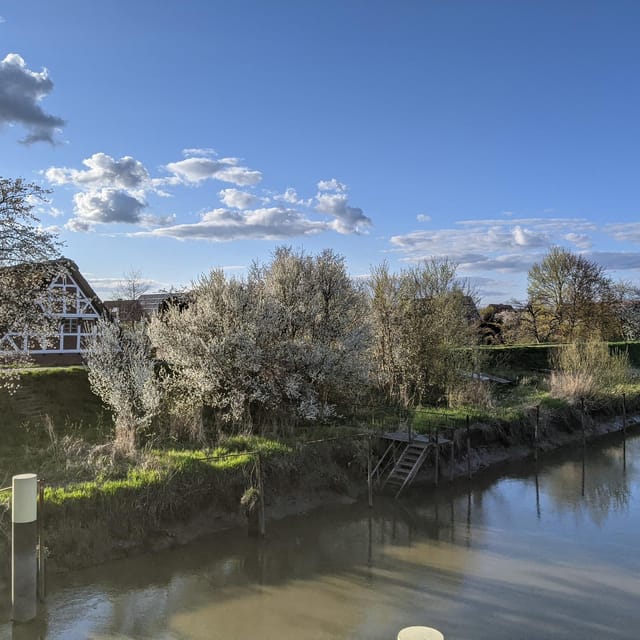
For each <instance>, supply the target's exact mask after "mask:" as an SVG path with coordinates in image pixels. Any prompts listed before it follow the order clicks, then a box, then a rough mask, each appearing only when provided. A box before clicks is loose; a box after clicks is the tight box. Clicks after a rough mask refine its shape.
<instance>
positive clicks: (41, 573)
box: [37, 480, 47, 602]
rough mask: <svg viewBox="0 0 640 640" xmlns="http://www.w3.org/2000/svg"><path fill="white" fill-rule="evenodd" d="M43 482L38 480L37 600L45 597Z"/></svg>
mask: <svg viewBox="0 0 640 640" xmlns="http://www.w3.org/2000/svg"><path fill="white" fill-rule="evenodd" d="M43 526H44V480H38V547H37V549H38V599H39V600H40V602H44V599H45V597H46V595H47V573H46V569H47V566H46V563H47V550H46V547H45V544H44V534H43Z"/></svg>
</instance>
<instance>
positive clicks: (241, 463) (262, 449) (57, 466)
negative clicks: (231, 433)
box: [0, 368, 640, 570]
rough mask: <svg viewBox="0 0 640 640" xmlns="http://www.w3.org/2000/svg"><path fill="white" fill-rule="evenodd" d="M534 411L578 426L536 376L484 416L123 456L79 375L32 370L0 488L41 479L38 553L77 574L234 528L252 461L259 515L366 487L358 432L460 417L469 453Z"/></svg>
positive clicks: (10, 416)
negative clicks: (298, 500) (230, 524)
mask: <svg viewBox="0 0 640 640" xmlns="http://www.w3.org/2000/svg"><path fill="white" fill-rule="evenodd" d="M494 371H497V369H496V370H494ZM623 393H625V394H626V398H627V411H628V412H629V413H632V412H635V411H639V410H640V385H638V384H637V383H629V384H626V385H621V386H620V387H618V388H616V389H614V390H612V391H611V393H610V394H609V395H608V396H603V397H602V398H599V400H598V401H597V402H591V403H589V404H588V406H587V409H588V411H589V412H590V413H591V414H593V415H607V414H611V415H613V414H620V412H621V397H622V394H623ZM536 408H539V409H540V411H541V412H542V415H543V418H544V423H545V425H552V426H553V425H556V426H559V428H567V429H573V428H576V424H579V420H577V419H576V413H575V407H573V408H572V407H571V405H570V403H569V402H567V401H563V400H559V399H557V398H553V397H551V395H550V393H549V391H548V389H547V387H546V383H545V375H544V374H542V373H539V372H531V371H529V372H528V373H527V374H526V375H521V376H520V377H519V380H518V382H517V383H515V382H514V383H513V384H509V385H495V386H494V387H493V394H492V397H491V399H490V402H489V403H485V404H484V405H483V406H480V405H479V404H478V403H475V404H474V403H473V402H469V403H468V404H467V405H462V406H460V407H458V408H457V409H455V410H451V409H446V410H445V409H438V410H435V409H432V408H429V407H422V408H417V409H415V410H413V411H395V410H392V409H390V408H385V407H373V408H368V407H367V408H364V410H361V411H359V412H358V416H357V419H356V418H355V417H349V416H348V415H345V416H343V419H342V420H341V422H342V424H334V425H333V426H329V425H324V426H317V425H315V426H313V427H311V428H306V429H305V428H298V429H296V430H295V431H294V433H293V434H291V435H290V436H289V437H278V438H275V437H257V436H251V437H240V436H236V437H230V438H226V439H223V440H221V441H220V442H218V443H217V446H216V447H206V446H205V447H196V446H186V445H184V446H177V443H176V442H164V443H162V442H156V443H155V444H154V445H153V446H151V445H150V446H148V447H146V448H144V449H143V450H142V451H140V452H138V453H136V454H135V455H133V456H131V457H122V456H116V455H114V453H113V449H112V447H110V445H109V441H110V439H111V437H112V427H111V421H110V416H109V414H108V413H107V412H106V411H105V410H104V409H103V408H102V406H101V403H100V401H99V400H98V398H96V397H95V396H93V394H92V393H91V391H90V389H89V385H88V381H87V377H86V372H85V371H84V370H83V369H82V368H69V369H56V370H46V369H39V370H32V371H28V372H25V374H24V376H23V378H22V386H21V389H20V391H19V392H18V393H17V394H15V395H10V394H8V393H6V392H0V411H1V412H2V415H3V416H4V419H3V422H2V426H1V427H0V428H1V429H2V441H1V446H0V486H6V484H8V482H9V479H10V476H11V475H13V474H15V473H22V472H34V473H37V474H38V475H39V477H41V478H44V479H45V481H46V483H47V488H46V491H45V503H46V505H45V528H46V535H47V544H48V546H49V548H50V549H51V550H52V551H53V553H54V556H55V557H56V559H57V561H58V562H59V563H60V564H64V565H66V566H80V565H83V564H91V563H94V562H98V561H100V560H102V559H105V558H106V557H114V555H115V556H117V555H118V554H125V553H128V552H130V551H131V550H133V549H141V548H153V544H152V543H151V542H150V541H152V540H153V539H157V538H163V537H165V538H166V531H167V530H168V528H170V527H171V525H172V524H175V523H180V522H191V521H192V520H193V519H194V518H196V517H197V516H199V515H200V516H202V514H208V515H207V517H208V518H209V519H210V520H211V519H215V518H218V517H221V515H227V516H233V517H240V518H242V517H243V516H244V509H243V507H242V506H241V500H242V497H243V495H244V494H245V492H246V491H247V489H249V488H251V487H255V486H256V454H258V453H259V455H260V459H261V463H262V464H261V467H262V473H263V480H264V488H265V491H264V494H265V499H266V500H267V503H268V504H269V501H271V500H275V499H276V497H278V496H296V495H298V496H303V495H304V496H308V495H311V494H313V493H314V492H317V491H324V490H330V491H336V492H339V493H346V492H348V491H349V490H350V488H352V487H353V486H354V484H356V483H357V484H359V485H360V486H363V485H364V480H365V478H366V460H367V459H366V450H367V441H366V438H362V437H354V436H357V435H358V434H359V433H360V432H361V431H362V429H363V428H366V429H371V430H372V431H377V430H389V429H393V430H397V429H398V428H407V427H408V425H409V424H410V425H411V428H412V429H413V431H414V432H415V433H428V432H431V431H433V430H434V429H435V428H436V427H438V428H440V429H442V428H450V429H459V428H464V427H465V426H466V424H467V418H469V421H470V423H471V425H476V429H475V433H477V434H478V436H477V439H476V438H475V436H474V444H477V446H483V445H484V444H485V441H484V440H483V437H484V436H483V435H482V434H483V433H485V435H486V433H487V431H486V429H485V431H484V432H483V431H482V430H483V428H484V427H486V426H489V427H492V428H494V429H493V431H494V432H495V433H498V434H499V433H508V434H510V438H512V441H516V440H518V438H520V440H521V441H522V442H523V443H525V444H526V442H527V438H529V437H530V433H531V429H530V426H531V419H532V415H533V413H532V412H535V410H536ZM507 427H508V428H507ZM554 428H555V426H554ZM518 434H520V436H518ZM304 441H313V444H303V442H304ZM318 441H321V442H318ZM8 499H9V494H7V493H4V494H0V546H2V541H1V539H2V538H4V540H5V544H6V540H7V539H8V535H9V531H8V508H7V501H8ZM3 514H4V515H3ZM209 524H210V522H209ZM2 530H3V531H4V535H2ZM0 555H2V554H0ZM5 557H8V554H6V556H5ZM0 569H1V568H0ZM5 570H6V567H5Z"/></svg>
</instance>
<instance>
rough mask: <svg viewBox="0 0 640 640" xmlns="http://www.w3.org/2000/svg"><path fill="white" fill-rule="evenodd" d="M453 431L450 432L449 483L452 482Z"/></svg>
mask: <svg viewBox="0 0 640 640" xmlns="http://www.w3.org/2000/svg"><path fill="white" fill-rule="evenodd" d="M455 433H456V432H455V429H452V430H451V451H450V452H449V482H453V457H454V454H455V451H454V449H453V446H454V443H455V437H454V436H455Z"/></svg>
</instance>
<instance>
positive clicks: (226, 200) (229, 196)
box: [218, 188, 260, 209]
mask: <svg viewBox="0 0 640 640" xmlns="http://www.w3.org/2000/svg"><path fill="white" fill-rule="evenodd" d="M218 195H219V196H220V201H221V202H222V203H223V204H225V205H227V207H231V208H233V209H250V208H251V207H255V206H256V205H257V204H258V203H259V202H260V198H258V197H257V196H254V195H253V194H252V193H247V192H246V191H240V190H239V189H233V188H229V189H222V191H220V192H219V193H218Z"/></svg>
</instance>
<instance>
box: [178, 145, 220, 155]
mask: <svg viewBox="0 0 640 640" xmlns="http://www.w3.org/2000/svg"><path fill="white" fill-rule="evenodd" d="M182 155H183V156H184V157H185V158H190V157H192V156H215V155H216V150H215V149H212V148H211V147H189V148H187V149H183V150H182Z"/></svg>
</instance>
